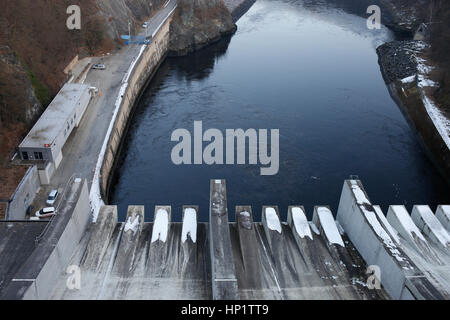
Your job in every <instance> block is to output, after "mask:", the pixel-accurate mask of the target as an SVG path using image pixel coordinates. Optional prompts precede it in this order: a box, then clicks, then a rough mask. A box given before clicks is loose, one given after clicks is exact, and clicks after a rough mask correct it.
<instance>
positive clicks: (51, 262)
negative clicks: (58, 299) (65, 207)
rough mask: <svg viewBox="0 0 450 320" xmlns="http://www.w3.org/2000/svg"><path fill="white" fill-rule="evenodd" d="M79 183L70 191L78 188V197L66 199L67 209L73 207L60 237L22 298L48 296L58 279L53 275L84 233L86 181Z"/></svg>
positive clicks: (66, 262)
mask: <svg viewBox="0 0 450 320" xmlns="http://www.w3.org/2000/svg"><path fill="white" fill-rule="evenodd" d="M79 183H82V186H81V187H80V186H76V184H77V182H75V183H74V186H73V187H72V191H75V190H77V189H78V190H77V191H75V193H76V194H77V193H78V194H77V196H78V198H77V199H73V200H72V201H71V200H68V201H70V202H72V206H69V209H73V212H72V214H71V218H70V219H69V221H68V222H67V225H66V226H65V228H64V231H63V233H62V234H61V237H60V238H59V240H58V242H57V243H56V246H55V247H54V249H53V250H52V252H51V254H50V256H49V257H48V259H47V261H46V262H45V264H44V266H43V267H42V269H41V270H40V272H39V274H38V275H37V276H36V278H35V280H34V283H33V285H31V286H30V287H29V288H28V290H27V291H26V292H25V294H24V296H23V299H25V300H30V299H32V300H36V299H40V300H42V299H49V298H50V295H51V293H52V291H53V289H54V288H55V286H56V283H57V280H58V279H57V277H55V275H56V274H60V273H61V271H62V270H65V268H66V267H67V264H68V263H69V261H70V258H71V256H72V254H73V252H74V250H75V248H76V246H77V245H78V243H79V242H80V240H81V237H82V236H83V235H84V234H85V229H86V227H87V224H88V222H89V218H90V208H89V200H88V199H89V195H88V188H87V183H86V181H83V182H78V184H79ZM79 188H81V190H79ZM73 202H75V203H73ZM60 214H61V213H60ZM65 214H70V212H65ZM46 245H47V244H46Z"/></svg>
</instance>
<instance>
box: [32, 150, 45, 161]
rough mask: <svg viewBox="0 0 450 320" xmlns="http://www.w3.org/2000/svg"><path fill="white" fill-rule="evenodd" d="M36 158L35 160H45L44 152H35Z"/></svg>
mask: <svg viewBox="0 0 450 320" xmlns="http://www.w3.org/2000/svg"><path fill="white" fill-rule="evenodd" d="M34 159H35V160H44V156H43V155H42V152H35V153H34Z"/></svg>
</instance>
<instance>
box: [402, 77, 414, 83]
mask: <svg viewBox="0 0 450 320" xmlns="http://www.w3.org/2000/svg"><path fill="white" fill-rule="evenodd" d="M414 80H416V76H415V75H414V76H411V77H407V78H404V79H402V80H401V81H402V83H411V82H413V81H414Z"/></svg>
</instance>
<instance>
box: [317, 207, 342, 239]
mask: <svg viewBox="0 0 450 320" xmlns="http://www.w3.org/2000/svg"><path fill="white" fill-rule="evenodd" d="M317 214H318V215H319V220H320V225H321V226H322V229H323V232H325V235H326V237H327V239H328V241H329V242H330V243H333V244H337V245H340V246H342V247H345V245H344V242H343V241H342V238H341V235H340V234H339V231H338V229H337V227H336V222H335V221H334V218H333V214H332V213H331V211H330V209H328V208H326V207H319V208H317Z"/></svg>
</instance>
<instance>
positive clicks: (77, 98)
mask: <svg viewBox="0 0 450 320" xmlns="http://www.w3.org/2000/svg"><path fill="white" fill-rule="evenodd" d="M90 99H91V93H90V90H89V86H88V85H84V84H77V83H68V84H66V85H64V86H63V87H62V88H61V90H60V91H59V93H58V94H57V95H56V97H55V99H53V101H52V103H50V105H49V106H48V107H47V109H46V110H45V112H44V113H43V114H42V115H41V117H40V118H39V120H38V121H37V122H36V124H35V125H34V127H33V128H32V129H31V130H30V132H29V133H28V135H27V136H26V137H25V139H24V140H23V141H22V143H21V144H20V145H19V155H20V158H21V159H22V160H31V161H40V162H44V163H45V162H47V164H46V167H45V171H46V176H47V177H45V178H44V177H42V176H41V182H42V183H44V184H46V183H48V181H46V180H49V178H50V176H51V173H49V172H53V171H54V170H56V169H57V168H58V166H59V164H60V162H61V160H62V157H63V154H62V148H63V147H64V144H65V143H66V141H67V139H68V138H69V136H70V134H71V133H72V130H73V129H74V128H76V127H78V125H79V123H80V121H81V118H82V117H83V114H84V112H85V111H86V109H87V106H88V105H89V101H90ZM40 171H41V170H40ZM40 175H41V172H40ZM42 180H43V181H42Z"/></svg>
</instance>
